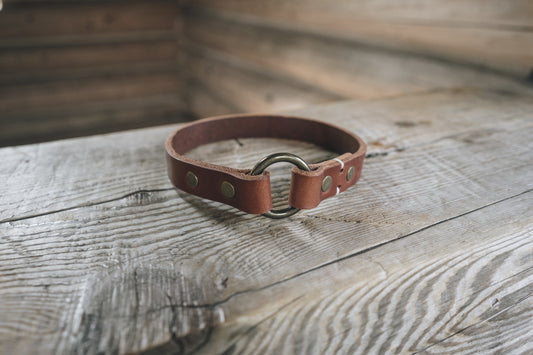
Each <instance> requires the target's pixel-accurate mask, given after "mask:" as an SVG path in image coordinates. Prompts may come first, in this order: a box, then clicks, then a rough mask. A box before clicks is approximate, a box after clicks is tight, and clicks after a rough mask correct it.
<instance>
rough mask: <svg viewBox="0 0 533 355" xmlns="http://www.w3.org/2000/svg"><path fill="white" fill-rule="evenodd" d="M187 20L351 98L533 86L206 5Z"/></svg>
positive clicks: (211, 36) (200, 32)
mask: <svg viewBox="0 0 533 355" xmlns="http://www.w3.org/2000/svg"><path fill="white" fill-rule="evenodd" d="M185 21H186V22H185V26H184V31H185V35H186V36H187V37H188V39H189V41H190V42H191V44H194V45H202V46H205V47H208V48H213V49H216V50H218V51H221V52H223V53H226V54H230V55H231V56H234V57H238V58H239V59H241V60H244V61H245V62H249V63H253V64H254V65H256V66H258V67H262V68H265V70H268V71H270V72H274V73H277V74H278V75H283V76H286V77H290V78H294V79H296V80H298V81H302V82H304V83H306V84H308V85H311V86H318V87H321V88H323V89H327V90H329V91H330V92H333V93H336V94H338V95H341V96H345V97H348V98H353V99H368V98H379V97H383V96H387V95H398V94H402V93H405V92H409V91H417V90H424V89H434V88H444V87H448V88H450V87H457V86H477V87H485V88H499V89H502V88H505V89H507V90H514V91H518V92H521V91H522V92H524V91H529V92H531V88H530V87H528V86H526V85H525V84H522V83H520V82H517V81H516V80H513V79H511V78H508V77H506V76H503V75H500V74H494V73H490V72H487V71H486V70H479V69H476V68H471V67H467V66H464V65H458V64H454V63H450V62H445V61H442V60H441V59H430V58H425V57H422V56H420V55H414V54H410V53H406V52H405V51H404V52H402V51H392V50H389V49H384V48H379V47H377V46H368V45H364V44H360V43H354V42H349V41H345V40H342V39H339V38H332V37H331V36H317V35H314V34H311V33H309V32H306V31H294V30H290V29H278V28H276V27H272V26H269V25H267V26H265V25H264V24H261V22H259V23H254V22H252V21H249V20H242V19H240V18H238V17H237V18H233V17H229V18H228V17H224V16H216V15H213V14H209V13H205V12H202V11H192V12H190V13H187V16H186V17H185ZM189 46H190V45H189ZM192 65H194V63H193V64H192Z"/></svg>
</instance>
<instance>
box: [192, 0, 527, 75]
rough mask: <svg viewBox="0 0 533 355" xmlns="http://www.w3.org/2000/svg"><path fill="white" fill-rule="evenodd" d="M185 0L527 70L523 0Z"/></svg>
mask: <svg viewBox="0 0 533 355" xmlns="http://www.w3.org/2000/svg"><path fill="white" fill-rule="evenodd" d="M188 3H189V6H191V7H194V8H201V9H205V10H209V11H212V12H214V13H221V14H227V15H228V16H236V17H240V18H244V19H247V20H248V22H249V23H256V24H263V25H267V26H273V27H281V28H292V29H296V30H300V31H304V32H308V33H314V34H319V35H325V36H328V37H333V38H342V39H344V40H348V41H350V40H351V41H355V42H358V43H366V44H371V45H378V46H380V47H387V48H391V49H401V50H406V51H410V52H415V53H419V54H421V55H424V56H430V57H437V58H441V59H446V60H449V61H454V62H463V63H469V64H471V65H475V66H482V67H486V68H491V69H494V70H497V71H502V72H506V73H508V74H510V75H514V76H516V77H520V78H525V77H527V76H528V75H530V73H531V70H532V69H533V68H532V63H533V49H532V48H533V27H532V24H533V4H532V3H531V1H529V0H509V1H505V2H501V1H497V0H465V1H446V2H442V1H438V0H428V1H418V0H405V1H401V2H398V1H390V0H385V1H373V0H362V1H357V2H354V1H350V0H340V1H335V2H334V3H332V2H330V1H326V0H295V1H283V0H275V1H267V2H265V1H246V0H227V1H216V0H198V1H188Z"/></svg>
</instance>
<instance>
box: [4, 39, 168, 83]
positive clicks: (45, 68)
mask: <svg viewBox="0 0 533 355" xmlns="http://www.w3.org/2000/svg"><path fill="white" fill-rule="evenodd" d="M177 55H178V46H177V44H176V41H174V40H168V41H159V42H157V41H153V42H146V43H143V42H142V43H115V44H101V45H86V46H84V45H76V46H66V47H44V48H42V47H32V48H25V49H11V50H9V51H7V50H5V51H2V53H1V55H0V83H6V81H8V80H9V81H10V82H13V83H17V82H21V81H28V80H29V79H31V78H32V77H35V76H37V78H35V79H40V80H42V79H43V77H47V78H49V79H56V80H57V79H60V78H64V77H72V76H73V75H75V73H76V72H78V71H82V72H85V73H90V74H93V75H95V74H96V75H100V73H99V69H100V68H102V67H104V68H106V67H109V66H113V65H115V66H118V65H120V66H121V67H123V66H131V65H132V64H146V63H156V64H159V63H167V62H170V61H172V60H174V61H175V60H176V58H177ZM119 69H120V68H118V67H117V68H115V72H116V71H119ZM86 75H87V74H86ZM35 79H34V80H35Z"/></svg>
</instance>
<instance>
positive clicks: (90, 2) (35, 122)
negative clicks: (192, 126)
mask: <svg viewBox="0 0 533 355" xmlns="http://www.w3.org/2000/svg"><path fill="white" fill-rule="evenodd" d="M179 18H180V13H179V8H178V6H177V2H176V1H166V0H153V1H138V0H130V1H119V0H115V1H105V0H101V1H98V0H86V1H75V0H71V1H68V0H63V1H49V0H11V1H10V0H7V2H5V3H4V8H3V9H2V11H1V12H0V127H1V129H0V142H2V145H8V144H12V143H24V142H35V141H41V140H49V139H55V138H62V137H70V136H77V135H85V134H92V133H99V132H107V131H112V130H117V129H127V128H133V127H139V126H149V125H156V124H161V123H167V122H175V121H179V120H183V119H184V118H186V117H188V116H187V110H186V109H185V107H184V103H183V100H182V95H181V93H182V86H181V84H182V82H183V80H182V72H181V71H180V63H179V60H180V52H181V50H180V46H179V43H178V39H179V38H178V37H179V36H178V35H177V34H178V33H179V26H180V24H181V21H180V20H179Z"/></svg>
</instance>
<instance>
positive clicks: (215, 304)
mask: <svg viewBox="0 0 533 355" xmlns="http://www.w3.org/2000/svg"><path fill="white" fill-rule="evenodd" d="M532 191H533V189H529V190H526V191H524V192H521V193H518V194H515V195H513V196H509V197H506V198H503V199H500V200H498V201H495V202H491V203H489V204H485V205H483V206H480V207H477V208H474V209H472V210H470V211H467V212H464V213H461V214H458V215H456V216H453V217H450V218H446V219H444V220H441V221H438V222H435V223H432V224H430V225H427V226H425V227H422V228H419V229H417V230H415V231H413V232H410V233H407V234H405V235H403V236H400V237H397V238H394V239H391V240H388V241H385V242H383V243H379V244H376V245H373V246H371V247H368V248H365V249H362V250H359V251H357V252H355V253H351V254H348V255H345V256H343V257H340V258H337V259H334V260H331V261H328V262H326V263H323V264H320V265H317V266H315V267H313V268H310V269H307V270H305V271H302V272H299V273H297V274H294V275H292V276H290V277H287V278H285V279H282V280H279V281H276V282H273V283H270V284H268V285H264V286H262V287H258V288H250V289H247V290H241V291H238V292H235V293H232V294H231V295H229V296H227V297H226V298H224V299H222V300H220V301H217V302H213V303H204V304H170V305H166V306H163V307H160V308H158V309H154V310H150V311H149V312H147V313H152V312H158V311H160V310H162V309H165V308H169V307H170V308H172V307H176V308H182V309H209V310H213V309H214V308H215V307H219V306H221V305H223V304H225V303H227V302H228V301H230V300H231V299H232V298H234V297H236V296H240V295H243V294H247V293H254V292H260V291H263V290H266V289H269V288H271V287H274V286H277V285H280V284H283V283H285V282H288V281H291V280H294V279H297V278H299V277H301V276H304V275H307V274H310V273H312V272H314V271H317V270H320V269H323V268H325V267H327V266H330V265H333V264H336V263H339V262H342V261H344V260H348V259H351V258H354V257H356V256H359V255H363V254H365V253H367V252H369V251H372V250H375V249H377V248H379V247H382V246H384V245H388V244H392V243H395V242H397V241H399V240H402V239H405V238H408V237H411V236H413V235H416V234H417V233H420V232H423V231H426V230H428V229H431V228H433V227H435V226H438V225H441V224H444V223H447V222H450V221H453V220H455V219H458V218H461V217H464V216H467V215H469V214H471V213H474V212H478V211H480V210H483V209H485V208H488V207H491V206H495V205H497V204H499V203H502V202H505V201H509V200H512V199H514V198H517V197H519V196H522V195H526V194H528V193H530V192H532ZM305 217H306V218H309V217H310V218H312V216H305ZM372 262H374V261H372ZM374 263H375V262H374ZM380 268H381V269H383V270H384V271H385V272H386V270H385V269H384V268H383V266H381V265H380ZM524 271H525V270H524Z"/></svg>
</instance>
